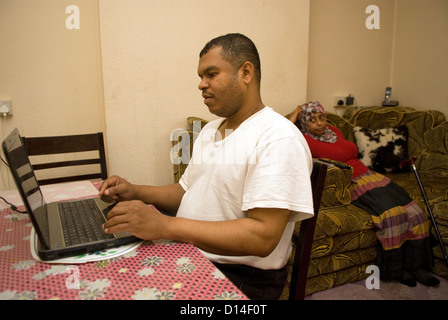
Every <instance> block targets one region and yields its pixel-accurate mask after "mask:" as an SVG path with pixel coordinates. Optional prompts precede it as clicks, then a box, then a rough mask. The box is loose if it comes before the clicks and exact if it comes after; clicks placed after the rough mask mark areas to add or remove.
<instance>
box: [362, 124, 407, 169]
mask: <svg viewBox="0 0 448 320" xmlns="http://www.w3.org/2000/svg"><path fill="white" fill-rule="evenodd" d="M353 132H354V136H355V140H356V145H357V147H358V152H359V159H360V160H361V162H362V163H364V164H365V165H366V166H367V167H369V168H370V169H372V170H374V171H376V172H379V173H393V172H406V171H409V168H403V169H402V168H400V163H401V162H402V161H403V160H407V159H408V129H407V127H406V126H399V127H396V128H383V129H371V128H362V127H359V126H357V127H354V128H353Z"/></svg>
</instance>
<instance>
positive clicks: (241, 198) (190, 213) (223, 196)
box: [177, 107, 313, 270]
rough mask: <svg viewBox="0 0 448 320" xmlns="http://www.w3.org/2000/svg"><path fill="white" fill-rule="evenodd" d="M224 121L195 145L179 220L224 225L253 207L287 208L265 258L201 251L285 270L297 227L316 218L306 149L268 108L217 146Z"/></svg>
mask: <svg viewBox="0 0 448 320" xmlns="http://www.w3.org/2000/svg"><path fill="white" fill-rule="evenodd" d="M223 120H224V119H219V120H215V121H211V122H209V123H208V124H207V125H206V126H204V128H203V129H202V131H201V132H200V134H199V135H198V137H197V139H196V141H195V143H194V148H193V155H192V158H191V160H190V163H189V165H188V167H187V169H186V170H185V173H184V175H183V176H182V178H181V179H180V181H179V183H180V184H181V186H182V187H183V188H184V190H185V194H184V196H183V198H182V202H181V204H180V207H179V210H178V212H177V216H178V217H185V218H189V219H194V220H205V221H223V220H231V219H238V218H244V217H247V211H248V210H250V209H253V208H282V209H289V210H291V217H290V221H289V223H288V224H287V226H286V228H285V231H284V232H283V235H282V238H281V240H280V241H279V243H278V245H277V247H276V248H275V249H274V251H273V252H272V253H271V254H270V255H269V256H267V257H264V258H263V257H257V256H222V255H216V254H212V253H209V252H205V251H202V253H203V254H204V255H205V256H206V257H207V258H208V259H210V260H211V261H213V262H218V263H233V264H245V265H249V266H253V267H257V268H260V269H265V270H267V269H279V268H282V267H283V266H284V265H285V264H286V263H287V261H288V258H289V254H290V252H291V237H292V232H293V229H294V222H295V221H298V220H303V219H306V218H309V217H311V216H312V215H313V201H312V191H311V183H310V174H311V170H312V166H313V165H312V157H311V152H310V150H309V148H308V144H307V142H306V140H305V139H304V137H303V135H302V133H301V132H300V131H299V130H298V129H297V128H296V126H295V125H294V124H293V123H292V122H291V121H289V120H287V119H286V118H285V117H283V116H282V115H280V114H278V113H277V112H275V111H274V110H272V109H271V108H269V107H265V108H264V109H262V110H260V111H259V112H257V113H256V114H254V115H253V116H251V117H250V118H248V119H246V120H245V121H244V122H243V123H242V124H241V125H240V126H239V127H238V128H237V129H236V130H235V131H234V132H232V133H231V134H230V135H229V134H227V133H226V137H225V139H223V140H220V141H215V135H216V134H220V133H219V131H217V130H218V128H219V126H220V125H221V123H222V121H223ZM218 140H219V139H218ZM229 241H232V239H229Z"/></svg>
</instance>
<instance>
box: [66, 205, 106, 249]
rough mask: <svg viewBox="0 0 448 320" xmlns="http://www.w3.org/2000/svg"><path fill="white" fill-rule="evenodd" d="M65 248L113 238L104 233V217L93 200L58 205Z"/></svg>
mask: <svg viewBox="0 0 448 320" xmlns="http://www.w3.org/2000/svg"><path fill="white" fill-rule="evenodd" d="M59 214H60V217H61V222H62V229H63V233H64V240H65V245H66V246H71V245H76V244H80V243H87V242H92V241H98V240H104V239H109V238H113V237H114V236H113V235H111V234H107V233H105V232H104V230H103V228H102V224H103V222H104V216H103V214H102V213H101V210H100V209H99V208H98V206H97V205H96V203H95V200H93V199H85V200H82V201H73V202H61V203H59Z"/></svg>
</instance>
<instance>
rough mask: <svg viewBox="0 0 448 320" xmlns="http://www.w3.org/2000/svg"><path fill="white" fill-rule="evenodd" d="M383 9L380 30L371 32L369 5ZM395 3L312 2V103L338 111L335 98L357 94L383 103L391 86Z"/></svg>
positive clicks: (364, 103) (355, 0) (386, 0)
mask: <svg viewBox="0 0 448 320" xmlns="http://www.w3.org/2000/svg"><path fill="white" fill-rule="evenodd" d="M370 4H376V5H377V6H378V7H379V9H380V29H379V30H375V29H373V30H369V29H367V28H366V25H365V21H366V19H367V17H368V16H369V14H366V13H365V11H366V7H367V6H368V5H370ZM393 18H394V1H390V0H382V1H378V0H377V1H371V0H340V1H334V0H313V1H312V2H311V10H310V48H309V68H308V94H307V98H308V100H319V101H320V102H321V103H322V104H323V106H324V107H325V108H326V109H327V110H328V111H334V110H333V108H332V107H333V104H334V103H333V101H334V100H333V97H334V96H347V95H348V94H353V95H354V96H355V98H356V102H357V104H358V105H361V106H368V105H378V104H380V103H381V102H382V100H384V91H385V88H386V87H387V86H389V85H390V69H391V57H392V39H393V37H392V36H393Z"/></svg>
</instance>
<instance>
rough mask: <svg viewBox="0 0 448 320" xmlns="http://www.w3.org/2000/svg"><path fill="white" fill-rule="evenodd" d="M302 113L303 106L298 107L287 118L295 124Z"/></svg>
mask: <svg viewBox="0 0 448 320" xmlns="http://www.w3.org/2000/svg"><path fill="white" fill-rule="evenodd" d="M300 111H302V106H297V108H295V109H294V111H293V112H291V113H290V114H288V115H287V116H286V118H288V119H289V120H290V121H291V122H292V123H295V122H296V121H297V117H298V116H299V113H300Z"/></svg>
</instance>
